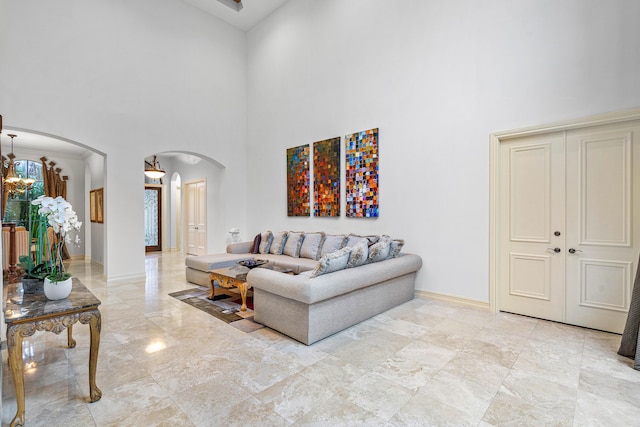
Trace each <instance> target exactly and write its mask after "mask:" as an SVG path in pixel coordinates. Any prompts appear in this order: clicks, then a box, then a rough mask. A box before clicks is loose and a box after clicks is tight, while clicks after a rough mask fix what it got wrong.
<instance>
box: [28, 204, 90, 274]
mask: <svg viewBox="0 0 640 427" xmlns="http://www.w3.org/2000/svg"><path fill="white" fill-rule="evenodd" d="M31 204H33V205H36V206H38V214H39V215H42V216H43V217H44V218H45V219H46V221H47V224H48V225H49V226H50V227H51V228H52V229H53V233H54V235H55V236H54V238H53V239H51V241H50V242H49V244H48V251H49V274H47V276H46V277H47V278H49V280H50V281H51V282H62V281H65V280H67V279H69V278H70V277H71V274H70V273H66V272H65V271H64V264H63V263H62V246H63V244H64V242H67V243H75V244H78V243H79V242H80V238H79V236H78V235H77V234H76V237H75V239H74V240H73V241H72V240H71V237H70V235H69V232H70V231H71V230H75V231H79V230H80V227H82V222H80V221H78V215H76V213H75V211H74V210H73V207H72V206H71V204H70V203H69V202H67V201H66V200H65V199H64V198H63V197H62V196H58V197H56V198H53V197H48V196H40V197H38V198H37V199H35V200H34V201H32V202H31Z"/></svg>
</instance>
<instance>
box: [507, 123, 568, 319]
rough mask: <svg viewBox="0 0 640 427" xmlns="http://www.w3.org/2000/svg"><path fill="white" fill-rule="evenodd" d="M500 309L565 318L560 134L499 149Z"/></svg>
mask: <svg viewBox="0 0 640 427" xmlns="http://www.w3.org/2000/svg"><path fill="white" fill-rule="evenodd" d="M500 156H501V159H500V164H501V165H503V166H502V167H501V169H500V194H502V195H503V197H502V198H501V199H500V216H501V218H503V222H502V227H501V231H500V236H501V239H500V247H501V251H500V265H501V268H500V272H499V274H500V277H499V280H500V283H501V286H500V293H499V302H500V305H499V307H500V310H503V311H509V312H513V313H519V314H525V315H528V316H534V317H541V318H544V319H549V320H556V321H563V319H564V304H565V298H564V273H565V272H564V260H563V255H562V250H563V247H564V242H563V239H564V236H563V234H564V233H563V231H564V221H565V212H564V197H565V193H564V187H565V183H564V162H565V159H564V135H563V133H561V132H560V133H552V134H545V135H541V136H533V137H527V138H520V139H517V140H514V141H512V142H509V143H503V144H502V145H501V148H500Z"/></svg>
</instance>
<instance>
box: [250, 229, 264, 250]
mask: <svg viewBox="0 0 640 427" xmlns="http://www.w3.org/2000/svg"><path fill="white" fill-rule="evenodd" d="M261 237H262V235H261V234H260V233H258V234H257V235H256V237H254V238H253V244H252V245H251V250H250V251H249V252H250V253H252V254H259V253H260V239H261Z"/></svg>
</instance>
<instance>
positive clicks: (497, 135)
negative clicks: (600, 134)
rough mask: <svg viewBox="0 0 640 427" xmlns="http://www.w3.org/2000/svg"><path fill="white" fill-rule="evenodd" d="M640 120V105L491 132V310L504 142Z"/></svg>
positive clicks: (497, 267)
mask: <svg viewBox="0 0 640 427" xmlns="http://www.w3.org/2000/svg"><path fill="white" fill-rule="evenodd" d="M633 120H640V108H634V109H629V110H622V111H617V112H611V113H605V114H599V115H595V116H589V117H584V118H580V119H573V120H566V121H562V122H557V123H551V124H547V125H541V126H533V127H526V128H520V129H514V130H507V131H500V132H494V133H492V134H491V135H490V150H489V153H490V154H489V155H490V159H489V174H490V176H489V186H490V188H489V309H490V310H491V311H492V312H496V311H498V294H499V292H498V290H499V287H500V283H498V277H499V274H498V272H499V271H500V257H499V254H498V242H499V241H500V236H499V235H498V233H499V230H500V227H499V224H500V222H501V220H502V218H500V215H499V212H500V210H499V206H498V203H499V202H500V194H499V188H500V182H499V173H500V144H502V143H503V142H507V141H510V140H512V139H514V138H521V137H524V136H533V135H542V134H546V133H551V132H558V131H568V130H572V129H580V128H586V127H591V126H600V125H607V124H614V123H622V122H627V121H633Z"/></svg>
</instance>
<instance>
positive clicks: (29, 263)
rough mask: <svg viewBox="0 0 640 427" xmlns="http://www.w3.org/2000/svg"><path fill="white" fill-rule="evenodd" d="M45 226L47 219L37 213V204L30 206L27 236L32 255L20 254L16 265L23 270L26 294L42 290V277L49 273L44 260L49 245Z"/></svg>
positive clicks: (46, 256)
mask: <svg viewBox="0 0 640 427" xmlns="http://www.w3.org/2000/svg"><path fill="white" fill-rule="evenodd" d="M47 226H48V224H47V219H46V218H45V217H44V216H43V215H40V214H39V213H38V206H33V205H32V206H30V212H29V237H30V242H31V251H32V253H33V257H31V256H29V255H22V256H20V258H19V263H18V266H19V267H20V268H22V269H23V270H24V276H23V277H22V289H23V290H24V292H25V293H27V294H35V293H40V292H42V290H43V286H44V278H45V276H46V275H47V274H48V273H49V268H48V265H47V262H46V260H47V259H48V252H47V251H48V247H49V239H48V235H47Z"/></svg>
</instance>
